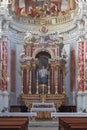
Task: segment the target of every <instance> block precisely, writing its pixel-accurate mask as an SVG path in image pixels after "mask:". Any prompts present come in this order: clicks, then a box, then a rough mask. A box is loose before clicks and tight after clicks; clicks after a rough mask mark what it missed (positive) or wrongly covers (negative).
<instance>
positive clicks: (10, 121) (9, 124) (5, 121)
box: [0, 116, 29, 130]
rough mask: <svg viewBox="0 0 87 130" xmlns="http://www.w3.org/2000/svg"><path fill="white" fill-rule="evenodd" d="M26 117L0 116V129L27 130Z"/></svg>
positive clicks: (27, 120)
mask: <svg viewBox="0 0 87 130" xmlns="http://www.w3.org/2000/svg"><path fill="white" fill-rule="evenodd" d="M28 123H29V118H28V117H19V116H18V117H17V116H16V117H0V130H28Z"/></svg>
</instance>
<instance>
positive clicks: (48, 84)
mask: <svg viewBox="0 0 87 130" xmlns="http://www.w3.org/2000/svg"><path fill="white" fill-rule="evenodd" d="M48 94H50V70H49V74H48Z"/></svg>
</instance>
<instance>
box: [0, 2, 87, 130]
mask: <svg viewBox="0 0 87 130" xmlns="http://www.w3.org/2000/svg"><path fill="white" fill-rule="evenodd" d="M86 11H87V0H0V113H2V112H36V113H37V119H43V118H44V119H50V118H51V113H52V112H59V113H62V112H65V113H66V112H70V113H72V112H81V113H84V112H85V113H86V112H87V102H86V101H87V13H86ZM60 122H62V119H60ZM86 129H87V127H86ZM21 130H22V129H21ZM67 130H69V129H67ZM70 130H71V129H70Z"/></svg>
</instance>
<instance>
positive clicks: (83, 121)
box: [59, 117, 87, 130]
mask: <svg viewBox="0 0 87 130" xmlns="http://www.w3.org/2000/svg"><path fill="white" fill-rule="evenodd" d="M59 130H87V117H59Z"/></svg>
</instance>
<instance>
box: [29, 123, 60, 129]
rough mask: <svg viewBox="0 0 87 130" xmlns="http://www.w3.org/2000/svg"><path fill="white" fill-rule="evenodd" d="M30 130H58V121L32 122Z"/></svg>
mask: <svg viewBox="0 0 87 130" xmlns="http://www.w3.org/2000/svg"><path fill="white" fill-rule="evenodd" d="M29 130H58V121H30V124H29Z"/></svg>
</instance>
